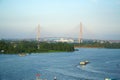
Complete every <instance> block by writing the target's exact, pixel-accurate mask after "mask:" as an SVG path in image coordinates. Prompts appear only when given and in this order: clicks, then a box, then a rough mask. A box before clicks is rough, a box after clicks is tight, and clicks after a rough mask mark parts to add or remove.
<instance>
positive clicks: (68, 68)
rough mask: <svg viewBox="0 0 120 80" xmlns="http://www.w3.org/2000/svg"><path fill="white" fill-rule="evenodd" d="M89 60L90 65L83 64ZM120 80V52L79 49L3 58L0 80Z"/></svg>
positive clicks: (101, 49)
mask: <svg viewBox="0 0 120 80" xmlns="http://www.w3.org/2000/svg"><path fill="white" fill-rule="evenodd" d="M84 60H88V61H89V62H90V63H89V64H87V65H86V66H80V65H79V62H80V61H84ZM36 74H40V78H41V79H47V80H53V78H54V76H56V77H57V80H104V78H106V77H109V78H115V79H117V80H120V49H104V48H79V51H74V52H58V53H57V52H55V53H43V54H39V53H38V54H34V53H32V54H30V55H27V56H23V57H20V56H18V55H5V54H1V55H0V80H36Z"/></svg>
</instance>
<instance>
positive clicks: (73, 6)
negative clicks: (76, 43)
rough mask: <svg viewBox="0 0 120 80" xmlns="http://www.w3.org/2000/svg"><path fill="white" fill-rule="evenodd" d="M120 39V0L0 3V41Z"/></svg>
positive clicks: (4, 0) (15, 0)
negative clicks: (65, 38) (80, 31)
mask: <svg viewBox="0 0 120 80" xmlns="http://www.w3.org/2000/svg"><path fill="white" fill-rule="evenodd" d="M80 22H82V24H83V38H87V39H115V40H120V0H0V39H3V38H4V39H7V38H35V37H36V29H37V26H38V24H40V26H41V37H78V33H79V24H80Z"/></svg>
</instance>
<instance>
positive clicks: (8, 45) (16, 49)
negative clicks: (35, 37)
mask: <svg viewBox="0 0 120 80" xmlns="http://www.w3.org/2000/svg"><path fill="white" fill-rule="evenodd" d="M0 51H1V53H7V54H9V53H16V54H17V53H40V52H63V51H74V46H73V45H72V44H68V43H47V42H40V43H38V42H36V41H14V42H13V41H4V40H1V41H0Z"/></svg>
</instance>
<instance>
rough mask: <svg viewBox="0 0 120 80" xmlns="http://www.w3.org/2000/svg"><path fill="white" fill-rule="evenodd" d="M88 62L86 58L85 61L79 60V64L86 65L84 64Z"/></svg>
mask: <svg viewBox="0 0 120 80" xmlns="http://www.w3.org/2000/svg"><path fill="white" fill-rule="evenodd" d="M88 63H89V61H87V60H86V61H81V62H80V65H86V64H88Z"/></svg>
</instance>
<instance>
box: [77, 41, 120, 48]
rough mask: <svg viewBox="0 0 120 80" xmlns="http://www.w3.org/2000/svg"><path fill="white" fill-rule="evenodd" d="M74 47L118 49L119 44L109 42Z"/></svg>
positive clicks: (82, 44)
mask: <svg viewBox="0 0 120 80" xmlns="http://www.w3.org/2000/svg"><path fill="white" fill-rule="evenodd" d="M75 47H87V48H114V49H120V43H109V42H105V43H99V42H93V43H81V44H75Z"/></svg>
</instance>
